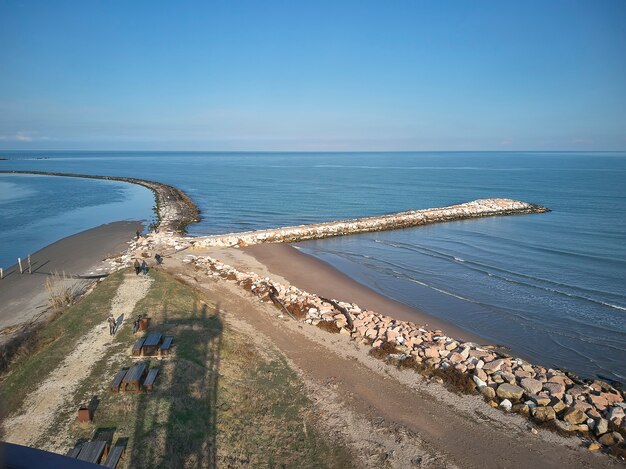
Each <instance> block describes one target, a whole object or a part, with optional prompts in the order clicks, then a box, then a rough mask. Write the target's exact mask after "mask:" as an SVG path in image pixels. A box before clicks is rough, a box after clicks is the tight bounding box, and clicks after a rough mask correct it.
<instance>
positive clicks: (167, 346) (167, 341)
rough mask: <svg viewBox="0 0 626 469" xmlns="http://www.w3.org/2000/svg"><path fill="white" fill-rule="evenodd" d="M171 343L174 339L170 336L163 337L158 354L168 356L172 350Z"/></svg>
mask: <svg viewBox="0 0 626 469" xmlns="http://www.w3.org/2000/svg"><path fill="white" fill-rule="evenodd" d="M172 342H174V337H172V336H171V335H167V336H165V337H163V343H161V349H160V353H161V355H169V354H170V351H171V350H172Z"/></svg>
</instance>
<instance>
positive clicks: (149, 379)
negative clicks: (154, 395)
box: [143, 368, 159, 391]
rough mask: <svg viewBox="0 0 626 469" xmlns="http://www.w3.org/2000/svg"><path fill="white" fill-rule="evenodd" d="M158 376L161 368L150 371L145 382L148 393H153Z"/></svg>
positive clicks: (144, 385)
mask: <svg viewBox="0 0 626 469" xmlns="http://www.w3.org/2000/svg"><path fill="white" fill-rule="evenodd" d="M158 374H159V368H151V369H150V371H148V376H147V377H146V380H145V381H144V382H143V387H144V389H145V390H146V391H152V386H154V381H155V380H156V377H157V375H158Z"/></svg>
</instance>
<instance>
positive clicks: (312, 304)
mask: <svg viewBox="0 0 626 469" xmlns="http://www.w3.org/2000/svg"><path fill="white" fill-rule="evenodd" d="M49 175H58V176H66V175H64V174H58V173H57V174H49ZM70 177H81V176H80V175H70ZM94 178H96V179H98V178H99V177H94ZM102 179H108V178H107V177H103V178H102ZM116 179H118V180H121V181H125V182H132V183H136V182H133V180H131V179H127V178H116ZM141 185H144V184H141ZM170 189H172V190H175V191H176V194H182V196H180V197H179V196H172V192H171V191H170ZM153 192H154V193H155V196H156V198H157V211H158V214H159V225H158V226H159V228H164V230H165V231H161V230H160V229H158V230H155V231H153V232H151V233H149V234H148V235H147V236H145V237H143V238H141V239H139V240H137V241H130V242H128V243H127V244H128V245H129V246H128V247H127V249H126V250H125V254H124V255H123V256H122V257H121V258H119V259H118V260H117V261H115V262H113V263H112V264H111V268H112V270H119V269H121V268H124V267H128V266H129V265H130V264H131V262H132V259H133V258H144V259H146V260H148V261H149V264H150V265H153V264H154V262H153V261H151V259H152V258H153V256H154V255H155V254H157V253H160V254H162V255H164V256H165V257H166V261H165V266H164V267H165V268H168V265H169V263H170V262H173V263H176V262H180V265H181V266H182V268H183V269H184V271H186V272H187V277H188V278H190V279H193V280H194V281H195V282H200V281H201V280H199V279H198V277H200V278H201V279H202V278H203V277H204V278H205V279H211V280H213V281H217V282H221V281H222V280H225V281H228V282H231V283H234V285H233V287H235V288H241V291H240V292H238V293H237V295H238V296H239V297H240V298H244V297H246V296H247V295H248V293H247V292H246V291H244V290H248V291H249V292H251V293H252V295H253V297H254V296H256V297H257V298H258V299H260V301H262V302H268V301H269V302H274V303H275V304H276V305H277V306H280V307H281V308H282V311H285V312H286V313H288V314H289V315H290V316H292V318H293V319H294V320H295V321H296V324H297V323H300V324H299V326H298V327H305V328H306V327H311V326H320V327H321V328H322V329H325V330H326V331H328V332H332V331H334V332H337V333H339V334H340V335H344V336H346V335H347V336H349V337H350V339H351V340H353V341H355V342H357V343H360V344H363V345H366V346H368V347H371V349H370V353H371V354H378V358H381V359H383V360H385V359H386V358H383V357H385V356H387V355H388V356H390V357H401V358H394V359H395V360H400V361H399V362H398V363H401V362H403V361H405V360H409V361H411V363H413V365H407V366H413V367H415V369H416V370H421V371H420V372H421V373H425V376H429V375H428V373H432V372H440V373H444V374H443V375H435V376H438V379H439V380H441V381H439V382H441V383H443V382H445V380H448V382H449V383H456V382H457V381H458V380H461V382H463V383H465V384H464V386H466V388H468V389H471V392H470V393H473V394H478V393H480V394H482V396H483V397H484V398H485V399H486V400H487V401H488V403H489V405H491V406H492V407H496V408H501V409H503V410H505V411H506V412H515V413H520V414H524V415H526V416H529V417H530V416H532V418H533V419H534V421H536V422H539V423H543V424H550V425H553V426H556V427H557V428H558V429H559V430H560V431H562V432H569V433H571V434H574V433H575V434H578V435H581V434H582V435H585V436H586V437H587V436H591V435H592V434H596V436H597V437H599V438H598V441H600V442H601V443H602V444H605V445H606V446H611V444H609V443H606V441H608V440H607V439H606V438H609V437H610V438H617V437H616V436H614V435H617V434H618V433H616V431H613V433H606V431H607V430H601V431H596V428H604V427H605V426H606V429H611V430H613V429H617V426H618V425H619V424H620V422H621V421H622V420H623V419H619V415H618V416H617V417H618V420H615V417H616V415H614V414H615V412H614V410H615V409H617V408H618V407H620V408H621V404H622V403H623V402H624V392H623V391H621V390H620V389H616V388H615V387H613V386H611V385H609V384H607V383H606V382H603V381H600V380H589V379H580V378H579V377H577V376H576V375H574V374H572V373H569V372H567V371H563V370H553V369H549V368H546V367H542V366H539V365H537V364H532V363H529V362H526V361H524V360H522V359H521V358H520V357H516V356H512V355H510V354H509V353H508V351H502V350H499V349H498V348H497V347H494V346H491V345H478V344H479V343H484V342H483V340H482V339H480V338H479V337H475V336H472V335H470V334H469V333H468V332H467V331H463V330H461V329H460V328H458V327H456V326H453V325H451V324H449V323H445V322H443V321H441V320H437V319H436V318H433V317H432V316H430V315H427V314H426V313H424V312H422V311H418V310H415V309H413V308H410V307H408V306H406V305H403V304H402V303H399V302H397V301H394V300H392V299H390V298H386V297H384V296H383V295H380V294H378V293H376V292H374V291H372V290H371V289H369V288H368V287H366V286H364V285H361V284H359V283H358V282H356V281H354V280H353V279H351V278H349V277H348V276H346V275H344V274H343V273H341V272H339V271H337V270H336V269H334V268H333V267H332V266H330V265H328V264H326V263H325V262H323V261H320V260H318V259H315V258H313V257H312V256H309V255H307V254H305V253H302V252H299V251H298V250H297V249H296V248H294V247H293V246H289V245H287V244H281V243H278V244H272V243H269V244H265V243H264V242H261V244H258V245H256V246H251V247H250V246H249V247H244V248H243V249H241V247H242V246H234V247H225V246H222V247H219V246H218V247H215V246H214V247H203V246H202V244H201V243H197V242H196V240H197V238H192V237H186V238H185V237H182V236H180V231H179V230H171V229H172V228H173V227H177V226H178V227H180V226H182V225H183V224H184V222H185V220H188V218H185V217H187V216H188V214H189V213H191V212H188V211H187V208H188V206H187V204H188V203H191V204H193V202H191V199H189V198H188V197H187V196H186V195H184V193H182V192H181V191H179V190H178V189H175V188H171V186H166V185H159V184H158V183H155V185H154V189H153ZM183 196H184V197H183ZM487 200H488V199H487ZM501 200H505V199H501ZM510 202H515V203H521V202H516V201H510ZM181 207H182V209H181ZM427 210H445V208H444V209H427ZM196 213H198V212H196ZM527 213H528V212H527ZM503 214H505V215H508V214H511V213H503ZM487 216H491V215H487ZM448 219H452V218H448ZM372 220H373V219H372ZM185 226H186V225H185ZM293 229H297V230H303V231H304V230H307V229H308V227H307V226H302V227H293ZM279 230H280V229H279ZM348 233H350V231H346V232H345V233H342V234H348ZM75 236H77V235H75ZM71 238H74V236H70V237H68V238H65V240H69V245H68V246H69V247H70V249H71V251H68V252H71V254H72V255H73V256H76V255H77V252H76V249H75V247H74V246H72V243H73V241H74V242H75V240H72V239H71ZM126 239H128V238H126ZM294 241H296V240H295V239H294ZM55 244H56V243H55ZM93 244H97V242H95V241H93V240H92V241H88V242H86V243H85V246H84V247H85V248H86V249H89V248H90V246H89V245H93ZM51 246H52V245H51ZM190 247H193V250H190V251H186V252H180V251H184V250H186V249H187V248H190ZM172 248H173V249H172ZM88 252H89V254H87V255H86V256H85V257H86V258H87V257H89V256H90V255H93V252H92V251H91V250H89V251H88ZM213 257H221V259H222V260H215V259H214V258H213ZM233 260H234V261H235V262H232V261H233ZM229 264H231V265H234V266H235V267H234V268H233V267H231V265H229ZM102 275H106V273H103V274H102ZM270 276H272V278H270ZM305 289H306V290H305ZM22 296H24V295H22ZM326 297H331V298H333V299H332V300H328V299H326ZM279 318H283V316H282V314H280V315H279ZM426 324H427V325H426ZM331 329H332V330H331ZM398 366H400V365H398ZM446 372H447V374H445V373H446ZM430 376H431V377H432V375H430ZM441 376H444V378H442V377H441ZM522 397H524V398H523V399H522ZM477 412H478V410H477ZM585 412H587V413H585ZM574 414H575V418H574V417H571V416H573V415H574ZM570 417H571V418H570ZM583 417H584V418H583ZM589 420H591V421H592V423H589ZM609 425H613V426H609ZM624 426H626V421H625V422H624V425H622V427H624ZM620 429H621V427H620ZM620 431H621V430H620ZM592 432H593V433H592ZM605 434H606V435H608V436H607V437H605V436H604V435H605ZM602 438H604V440H603V439H602ZM611 441H613V440H611Z"/></svg>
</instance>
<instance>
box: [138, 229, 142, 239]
mask: <svg viewBox="0 0 626 469" xmlns="http://www.w3.org/2000/svg"><path fill="white" fill-rule="evenodd" d="M139 236H141V233H140V232H139V230H137V239H139Z"/></svg>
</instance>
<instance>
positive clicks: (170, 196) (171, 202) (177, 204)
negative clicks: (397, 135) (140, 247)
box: [0, 171, 200, 234]
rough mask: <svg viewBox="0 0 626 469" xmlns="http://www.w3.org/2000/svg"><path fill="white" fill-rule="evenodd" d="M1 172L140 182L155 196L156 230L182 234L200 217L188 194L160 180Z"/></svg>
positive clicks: (42, 172)
mask: <svg viewBox="0 0 626 469" xmlns="http://www.w3.org/2000/svg"><path fill="white" fill-rule="evenodd" d="M0 173H5V174H35V175H39V176H61V177H77V178H86V179H104V180H107V181H121V182H127V183H130V184H138V185H140V186H143V187H146V188H148V189H150V190H151V191H152V192H153V194H154V196H155V203H156V206H155V212H156V215H157V222H156V224H155V225H154V226H152V227H151V228H153V229H154V230H156V231H165V232H170V233H179V234H182V233H184V232H185V229H186V227H187V225H190V224H191V223H194V222H197V221H198V220H199V219H200V210H199V209H198V207H197V206H196V204H194V203H193V201H192V200H191V198H189V196H188V195H187V194H185V193H184V192H183V191H181V190H179V189H177V188H176V187H174V186H170V185H168V184H163V183H160V182H154V181H147V180H145V179H136V178H128V177H117V176H94V175H90V174H74V173H55V172H46V171H0Z"/></svg>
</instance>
